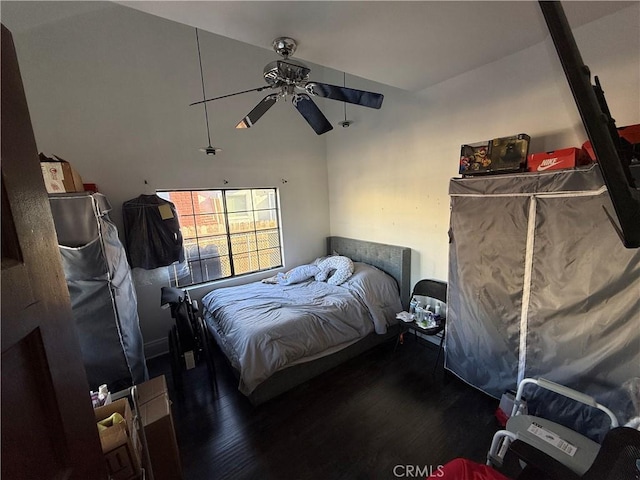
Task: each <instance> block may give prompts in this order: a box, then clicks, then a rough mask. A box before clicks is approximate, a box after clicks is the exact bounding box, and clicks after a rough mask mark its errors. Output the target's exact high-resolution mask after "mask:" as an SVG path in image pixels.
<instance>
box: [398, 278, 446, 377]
mask: <svg viewBox="0 0 640 480" xmlns="http://www.w3.org/2000/svg"><path fill="white" fill-rule="evenodd" d="M414 297H427V298H434V299H436V300H439V301H440V302H442V303H444V304H446V303H447V283H446V282H442V281H440V280H430V279H424V280H420V281H419V282H418V283H416V284H415V285H414V287H413V292H412V293H411V298H412V299H413V298H414ZM446 321H447V318H446V311H443V312H441V314H440V318H439V319H438V320H437V324H436V326H435V327H433V328H421V327H419V326H418V325H417V324H415V323H410V324H406V326H407V327H408V328H410V329H412V330H414V331H416V332H420V333H421V334H423V335H438V334H441V337H440V345H439V347H438V356H437V358H436V363H435V365H434V366H433V372H434V373H435V371H436V368H437V366H438V362H439V361H440V355H441V353H442V345H443V343H444V334H445V324H446ZM403 333H404V332H402V333H401V334H400V336H399V337H398V341H399V342H402V335H403Z"/></svg>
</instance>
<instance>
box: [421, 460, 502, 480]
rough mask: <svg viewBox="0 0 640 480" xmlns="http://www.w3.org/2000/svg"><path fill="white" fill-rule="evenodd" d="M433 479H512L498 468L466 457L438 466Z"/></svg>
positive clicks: (431, 477) (432, 475)
mask: <svg viewBox="0 0 640 480" xmlns="http://www.w3.org/2000/svg"><path fill="white" fill-rule="evenodd" d="M427 478H429V479H433V480H437V479H440V480H510V479H509V477H505V476H504V475H502V474H501V473H500V472H498V471H497V470H494V469H493V468H491V467H489V466H487V465H481V464H480V463H476V462H472V461H471V460H467V459H466V458H456V459H453V460H451V461H450V462H448V463H447V464H445V465H444V466H443V467H442V468H438V470H437V471H435V472H433V473H432V474H431V476H429V477H427Z"/></svg>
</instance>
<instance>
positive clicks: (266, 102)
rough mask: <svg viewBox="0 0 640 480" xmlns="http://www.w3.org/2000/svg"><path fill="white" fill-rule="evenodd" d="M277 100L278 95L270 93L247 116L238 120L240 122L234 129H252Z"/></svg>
mask: <svg viewBox="0 0 640 480" xmlns="http://www.w3.org/2000/svg"><path fill="white" fill-rule="evenodd" d="M277 99H278V95H277V94H275V93H272V94H270V95H267V96H266V97H264V98H263V99H262V100H261V101H260V103H258V104H257V105H256V106H255V107H254V108H253V110H251V111H250V112H249V114H248V115H247V116H246V117H244V118H243V119H242V120H240V122H238V124H237V125H236V128H251V127H253V125H254V124H255V123H256V122H257V121H258V120H260V117H262V115H264V114H265V113H267V110H269V109H270V108H271V107H273V104H274V103H276V100H277Z"/></svg>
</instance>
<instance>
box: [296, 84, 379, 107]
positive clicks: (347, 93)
mask: <svg viewBox="0 0 640 480" xmlns="http://www.w3.org/2000/svg"><path fill="white" fill-rule="evenodd" d="M305 90H306V91H307V92H309V93H311V94H312V95H317V96H318V97H325V98H330V99H332V100H339V101H341V102H347V103H354V104H356V105H362V106H363V107H369V108H380V107H381V106H382V100H383V99H384V95H382V94H381V93H373V92H367V91H365V90H356V89H355V88H347V87H339V86H337V85H330V84H328V83H319V82H309V83H307V84H306V86H305Z"/></svg>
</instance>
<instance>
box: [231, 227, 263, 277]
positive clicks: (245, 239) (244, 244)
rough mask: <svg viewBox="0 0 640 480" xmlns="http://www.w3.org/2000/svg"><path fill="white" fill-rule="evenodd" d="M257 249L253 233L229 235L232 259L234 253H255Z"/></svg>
mask: <svg viewBox="0 0 640 480" xmlns="http://www.w3.org/2000/svg"><path fill="white" fill-rule="evenodd" d="M257 249H258V247H257V245H256V235H255V233H253V232H251V233H241V234H240V235H231V253H232V254H233V255H234V258H235V254H236V253H245V252H255V251H256V250H257ZM236 273H237V272H236Z"/></svg>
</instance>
